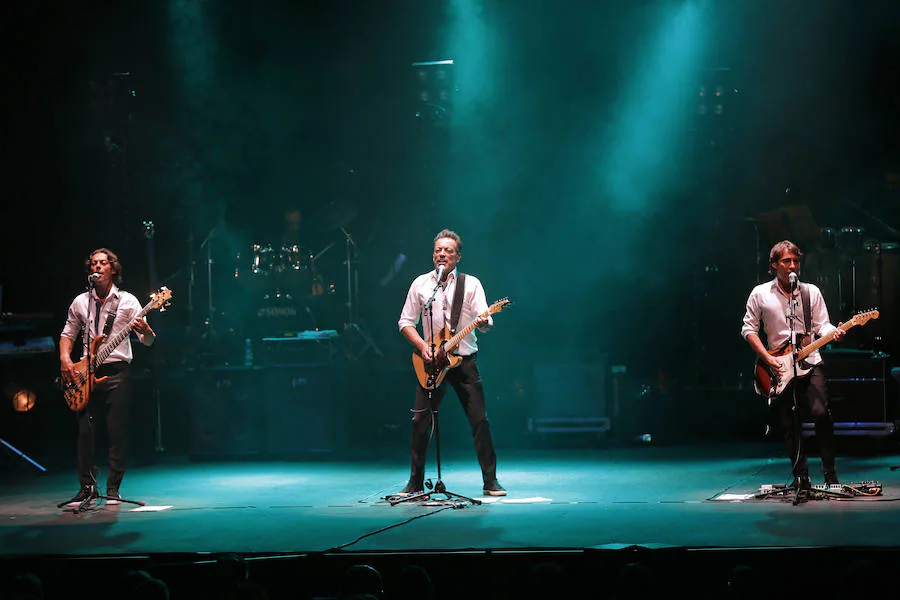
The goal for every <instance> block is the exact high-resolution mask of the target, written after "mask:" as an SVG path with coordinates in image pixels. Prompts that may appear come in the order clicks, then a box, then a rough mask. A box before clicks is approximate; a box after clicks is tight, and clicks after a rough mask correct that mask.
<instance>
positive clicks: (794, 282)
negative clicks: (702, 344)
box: [741, 240, 845, 491]
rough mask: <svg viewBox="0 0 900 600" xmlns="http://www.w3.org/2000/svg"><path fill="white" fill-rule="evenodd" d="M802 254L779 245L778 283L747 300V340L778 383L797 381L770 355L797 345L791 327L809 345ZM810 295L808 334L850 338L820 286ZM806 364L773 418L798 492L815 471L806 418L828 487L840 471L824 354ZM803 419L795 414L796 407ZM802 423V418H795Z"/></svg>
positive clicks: (776, 403) (773, 258) (775, 252)
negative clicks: (831, 314)
mask: <svg viewBox="0 0 900 600" xmlns="http://www.w3.org/2000/svg"><path fill="white" fill-rule="evenodd" d="M802 256H803V255H802V253H801V252H800V248H798V247H797V245H796V244H794V243H793V242H791V241H788V240H784V241H782V242H778V243H777V244H775V245H774V246H773V247H772V250H771V251H770V252H769V272H770V273H772V274H774V275H775V278H774V279H773V280H772V281H769V282H766V283H762V284H760V285H758V286H756V287H755V288H753V291H751V292H750V297H749V298H748V299H747V312H746V314H745V315H744V326H743V328H742V329H741V335H743V337H744V339H746V340H747V342H748V343H749V344H750V346H752V347H753V349H754V350H755V351H756V354H757V355H758V356H759V360H760V361H761V362H762V363H764V364H765V365H768V367H769V369H771V371H772V372H773V373H774V374H775V376H776V377H779V378H782V377H785V376H787V377H791V376H793V372H792V370H793V366H787V367H786V366H784V365H783V364H782V363H781V362H779V361H778V360H776V359H775V358H774V357H773V356H772V355H771V354H770V351H775V350H780V349H782V348H784V347H785V345H786V344H788V343H789V342H791V339H790V336H791V327H792V323H791V321H793V331H794V332H796V333H797V336H796V345H795V347H796V348H799V347H802V346H805V345H807V344H809V343H810V342H811V341H812V340H807V341H804V340H803V337H804V330H805V322H806V319H805V318H804V314H803V310H804V309H803V306H804V302H803V301H802V295H801V284H800V283H799V275H800V259H801V257H802ZM802 286H803V287H804V288H806V289H807V290H808V291H809V312H810V315H809V317H810V318H809V322H810V328H811V329H812V331H810V332H806V333H808V334H809V335H815V336H816V337H822V336H826V335H828V334H829V333H832V332H833V336H834V340H835V341H837V340H840V339H841V338H843V337H844V333H845V332H844V330H843V329H840V328H839V327H840V324H839V325H838V328H836V327H835V326H834V325H832V324H831V322H830V321H829V319H828V309H827V307H826V306H825V300H824V298H823V297H822V292H821V291H820V290H819V288H818V287H816V286H815V285H812V284H809V283H804V284H802ZM760 324H762V326H763V328H764V329H765V335H766V340H767V342H768V348H766V346H764V345H763V342H762V340H761V339H760V336H759V331H760ZM805 362H806V363H807V364H808V365H813V366H812V370H811V371H810V372H809V374H808V375H807V376H805V377H795V378H793V379H792V380H791V381H790V382H789V383H788V386H787V387H786V388H785V390H784V392H783V393H782V394H781V395H780V396H777V397H776V398H775V399H774V400H773V404H772V408H773V414H774V418H775V421H776V424H777V425H778V427H779V429H780V430H781V433H782V437H783V439H784V440H785V442H786V444H787V447H788V450H789V451H790V457H791V461H792V467H791V474H792V476H793V478H794V481H793V486H794V489H795V490H798V491H808V490H810V489H811V483H810V479H809V467H808V460H807V454H806V448H805V447H804V444H803V440H802V437H801V435H800V423H801V422H802V421H801V418H802V417H807V418H811V419H812V420H813V422H814V423H815V430H816V440H817V441H818V445H819V452H820V455H821V458H822V471H823V472H824V475H825V483H826V484H833V483H838V477H837V471H836V470H835V464H834V455H835V443H834V423H833V422H832V419H831V411H830V409H829V406H828V393H827V390H826V387H825V374H824V372H823V371H822V356H821V355H820V354H819V352H818V350H817V351H815V352H812V353H811V354H810V355H809V356H808V357H807V358H806V359H805ZM795 401H796V404H797V408H798V409H799V411H800V412H799V414H796V415H795V414H794V404H795ZM794 417H796V418H794Z"/></svg>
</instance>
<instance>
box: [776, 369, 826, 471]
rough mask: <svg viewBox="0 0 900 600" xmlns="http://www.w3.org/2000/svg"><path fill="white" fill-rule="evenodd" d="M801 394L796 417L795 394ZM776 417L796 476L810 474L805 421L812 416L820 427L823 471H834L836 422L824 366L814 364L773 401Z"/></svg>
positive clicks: (818, 436) (816, 427)
mask: <svg viewBox="0 0 900 600" xmlns="http://www.w3.org/2000/svg"><path fill="white" fill-rule="evenodd" d="M795 395H796V398H797V408H798V409H799V411H800V412H799V414H797V415H796V417H797V418H796V419H795V418H794V417H795V415H794V396H795ZM773 409H774V411H775V419H776V423H777V425H778V428H779V430H780V431H781V434H782V438H783V439H784V441H785V444H786V445H787V448H788V452H790V458H791V461H792V462H791V464H792V468H791V475H793V476H794V477H808V476H809V460H808V456H807V453H806V444H804V442H803V436H802V435H801V425H802V423H803V422H804V421H806V420H812V421H813V423H814V424H815V429H816V441H817V443H818V445H819V455H820V456H821V458H822V471H823V472H825V473H834V472H835V466H834V455H835V442H834V423H833V422H832V419H831V410H830V409H829V407H828V390H827V388H826V386H825V373H824V372H823V371H822V368H821V366H819V365H817V366H815V367H813V369H812V371H811V372H810V373H809V375H808V376H806V377H803V378H797V379H794V380H793V381H792V382H791V383H790V384H788V387H787V388H786V389H785V391H784V393H782V394H781V396H779V397H778V398H776V400H775V402H774V403H773Z"/></svg>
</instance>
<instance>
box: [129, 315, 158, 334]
mask: <svg viewBox="0 0 900 600" xmlns="http://www.w3.org/2000/svg"><path fill="white" fill-rule="evenodd" d="M132 327H133V328H134V330H135V331H136V332H137V333H139V334H140V335H148V336H150V337H154V336H155V335H156V334H155V333H153V329H152V328H151V327H150V323H148V322H147V319H145V318H143V317H141V318H138V319H135V320H134V323H132Z"/></svg>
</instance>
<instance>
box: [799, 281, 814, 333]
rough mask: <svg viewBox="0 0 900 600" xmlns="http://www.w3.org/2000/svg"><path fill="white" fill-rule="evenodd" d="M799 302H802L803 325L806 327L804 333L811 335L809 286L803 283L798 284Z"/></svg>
mask: <svg viewBox="0 0 900 600" xmlns="http://www.w3.org/2000/svg"><path fill="white" fill-rule="evenodd" d="M800 302H801V304H803V325H804V326H805V327H806V335H810V336H811V335H812V312H811V311H810V310H809V287H807V285H806V284H805V283H801V284H800Z"/></svg>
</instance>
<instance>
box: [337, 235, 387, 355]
mask: <svg viewBox="0 0 900 600" xmlns="http://www.w3.org/2000/svg"><path fill="white" fill-rule="evenodd" d="M341 233H343V234H344V240H345V245H346V262H345V264H346V265H347V321H346V322H345V323H344V332H345V333H346V332H348V331H351V330H352V331H353V332H355V333H356V334H357V335H359V336H360V337H361V338H362V339H363V340H364V341H365V344H364V345H363V347H362V348H361V349H360V350H358V351H356V352H355V353H354V354H353V355H352V358H354V359H359V357H360V356H362V355H363V353H364V352H365V351H366V350H368V349H369V348H371V349H372V351H373V352H374V353H375V354H377V355H378V356H384V353H383V352H382V351H381V349H380V348H379V347H378V344H376V343H375V340H374V339H372V336H371V335H369V333H368V332H367V331H366V330H365V329H364V328H362V327H360V326H359V324H358V323H357V322H356V317H357V316H358V315H357V312H356V310H357V309H356V307H357V305H358V303H359V269H354V268H353V263H354V262H355V261H354V254H355V251H354V250H352V249H351V248H353V249H355V248H357V246H356V242H355V241H353V237H352V236H351V235H350V233H349V232H348V231H347V230H346V229H344V227H341Z"/></svg>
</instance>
